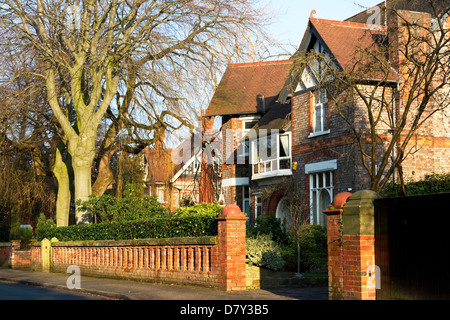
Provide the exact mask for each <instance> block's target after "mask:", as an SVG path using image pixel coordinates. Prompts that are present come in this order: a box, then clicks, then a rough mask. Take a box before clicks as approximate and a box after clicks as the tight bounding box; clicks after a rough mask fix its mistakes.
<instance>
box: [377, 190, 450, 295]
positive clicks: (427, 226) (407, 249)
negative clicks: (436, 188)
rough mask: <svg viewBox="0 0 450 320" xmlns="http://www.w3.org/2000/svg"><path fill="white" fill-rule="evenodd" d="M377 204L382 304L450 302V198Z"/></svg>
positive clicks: (437, 196) (416, 198)
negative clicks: (397, 300)
mask: <svg viewBox="0 0 450 320" xmlns="http://www.w3.org/2000/svg"><path fill="white" fill-rule="evenodd" d="M374 204H375V263H376V265H377V266H378V267H379V268H380V270H381V288H380V289H378V290H377V299H402V300H407V299H415V300H428V299H450V193H446V194H435V195H426V196H414V197H399V198H391V199H377V200H375V202H374Z"/></svg>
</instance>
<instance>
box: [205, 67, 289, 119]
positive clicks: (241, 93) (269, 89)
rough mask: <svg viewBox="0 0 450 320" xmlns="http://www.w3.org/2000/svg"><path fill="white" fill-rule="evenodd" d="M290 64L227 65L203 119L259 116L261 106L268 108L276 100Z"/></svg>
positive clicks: (261, 109)
mask: <svg viewBox="0 0 450 320" xmlns="http://www.w3.org/2000/svg"><path fill="white" fill-rule="evenodd" d="M292 62H293V60H282V61H267V62H257V63H240V64H229V65H228V67H227V70H226V71H225V73H224V75H223V77H222V80H221V82H220V84H219V86H218V87H217V89H216V92H215V94H214V96H213V98H212V100H211V103H210V105H209V107H208V109H207V110H206V113H205V115H206V116H217V115H232V114H254V113H260V112H262V111H263V106H264V105H265V106H269V104H270V103H271V102H272V101H274V100H275V99H276V98H277V97H278V94H279V93H280V91H281V89H282V88H283V86H284V84H285V82H286V80H287V77H288V75H289V71H290V68H291V66H292ZM263 99H264V101H263Z"/></svg>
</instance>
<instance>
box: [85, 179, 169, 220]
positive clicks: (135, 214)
mask: <svg viewBox="0 0 450 320" xmlns="http://www.w3.org/2000/svg"><path fill="white" fill-rule="evenodd" d="M77 204H78V205H80V206H81V208H80V209H81V210H82V211H85V212H88V213H90V214H91V215H92V216H93V217H95V220H96V221H97V222H112V221H130V220H140V219H147V218H151V217H155V216H163V215H167V214H168V213H169V212H168V211H167V209H166V208H164V207H163V206H162V205H161V204H160V203H159V202H158V201H157V199H156V197H150V196H148V195H144V196H143V193H142V192H141V190H140V189H139V188H138V187H136V186H134V185H132V184H130V185H127V186H126V187H125V190H124V193H123V197H122V198H120V199H117V198H116V197H114V196H112V195H108V194H105V195H102V196H101V197H99V198H97V197H96V196H95V195H91V196H90V197H89V200H88V201H85V202H78V203H77Z"/></svg>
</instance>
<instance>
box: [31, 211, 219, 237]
mask: <svg viewBox="0 0 450 320" xmlns="http://www.w3.org/2000/svg"><path fill="white" fill-rule="evenodd" d="M220 211H221V207H220V206H218V205H215V204H204V205H196V206H194V207H190V208H182V209H180V210H177V212H175V213H174V214H166V215H155V216H152V217H146V218H145V219H138V220H121V219H116V220H114V221H111V222H102V223H97V224H90V225H73V226H68V227H59V228H51V227H43V228H40V229H38V230H37V231H36V237H37V239H38V240H42V239H43V238H47V239H51V238H52V237H56V238H57V239H58V240H60V241H76V240H132V239H158V238H174V237H201V236H213V235H217V222H216V221H215V218H216V217H217V215H218V213H220Z"/></svg>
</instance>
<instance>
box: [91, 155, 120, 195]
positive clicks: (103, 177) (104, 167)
mask: <svg viewBox="0 0 450 320" xmlns="http://www.w3.org/2000/svg"><path fill="white" fill-rule="evenodd" d="M116 151H117V150H112V151H109V152H106V153H105V154H103V156H102V157H101V159H100V163H99V165H98V175H97V179H96V180H95V182H94V185H93V186H92V193H93V194H95V195H96V196H97V197H100V196H102V195H103V194H104V193H105V192H106V190H108V188H109V187H110V186H111V185H112V184H114V182H115V179H114V174H113V172H112V170H111V166H110V165H109V163H110V162H111V157H112V156H113V155H114V153H115V152H116Z"/></svg>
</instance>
